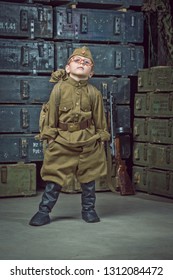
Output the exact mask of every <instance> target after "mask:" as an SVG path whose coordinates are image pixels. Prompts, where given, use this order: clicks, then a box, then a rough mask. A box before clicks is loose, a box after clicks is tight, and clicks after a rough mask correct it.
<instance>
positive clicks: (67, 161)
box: [41, 77, 110, 187]
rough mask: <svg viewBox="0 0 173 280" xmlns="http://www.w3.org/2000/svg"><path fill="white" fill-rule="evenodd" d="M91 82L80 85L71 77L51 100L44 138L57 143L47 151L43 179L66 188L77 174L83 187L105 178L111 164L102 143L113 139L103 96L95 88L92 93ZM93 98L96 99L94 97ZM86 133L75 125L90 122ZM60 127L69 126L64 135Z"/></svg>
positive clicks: (54, 90)
mask: <svg viewBox="0 0 173 280" xmlns="http://www.w3.org/2000/svg"><path fill="white" fill-rule="evenodd" d="M87 83H88V82H87V81H80V82H77V81H75V80H73V79H72V78H70V77H68V78H67V79H65V80H64V81H62V82H61V85H60V88H59V85H58V84H56V85H55V86H54V88H53V90H52V92H51V95H50V99H49V108H50V110H49V116H48V125H47V126H45V127H44V130H43V133H42V137H43V138H44V139H50V138H52V139H54V141H53V142H51V143H50V144H49V145H48V146H47V148H46V151H45V155H44V161H43V166H42V169H41V176H42V179H43V180H44V181H52V182H55V183H58V184H60V185H61V186H62V187H65V186H66V185H67V184H68V182H69V180H70V178H71V176H72V175H73V174H74V175H75V176H76V178H77V180H78V181H79V182H80V183H86V182H89V181H92V180H95V179H97V178H98V177H100V176H105V175H106V173H107V163H106V156H105V150H104V146H103V143H102V141H107V140H109V138H110V135H109V133H108V131H107V123H106V118H105V113H104V106H103V100H102V95H101V93H100V92H99V91H98V90H97V89H96V88H95V87H93V90H92V93H91V92H89V90H88V85H87ZM91 94H92V96H91ZM90 119H91V125H90V126H89V127H87V128H85V129H80V130H75V127H76V126H74V129H73V124H76V123H77V124H79V123H81V122H83V121H86V120H90ZM59 123H65V124H67V123H69V124H70V125H69V129H68V130H66V131H64V130H63V129H61V128H60V127H59Z"/></svg>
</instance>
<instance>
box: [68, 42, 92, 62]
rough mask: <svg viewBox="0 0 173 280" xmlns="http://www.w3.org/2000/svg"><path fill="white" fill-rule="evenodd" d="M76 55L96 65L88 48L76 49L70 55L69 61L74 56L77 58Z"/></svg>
mask: <svg viewBox="0 0 173 280" xmlns="http://www.w3.org/2000/svg"><path fill="white" fill-rule="evenodd" d="M76 55H79V56H83V57H86V58H89V59H91V61H92V63H93V64H94V60H93V57H92V54H91V52H90V50H89V48H87V47H86V46H83V47H81V48H77V49H75V50H74V52H73V53H72V54H71V55H70V57H69V59H68V61H69V60H70V59H71V58H72V57H73V56H76Z"/></svg>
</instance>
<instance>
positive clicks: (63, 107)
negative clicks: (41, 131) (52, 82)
mask: <svg viewBox="0 0 173 280" xmlns="http://www.w3.org/2000/svg"><path fill="white" fill-rule="evenodd" d="M72 108H73V103H72V102H71V101H69V102H63V103H61V104H60V105H59V111H60V112H62V113H66V112H68V111H70V110H71V109H72Z"/></svg>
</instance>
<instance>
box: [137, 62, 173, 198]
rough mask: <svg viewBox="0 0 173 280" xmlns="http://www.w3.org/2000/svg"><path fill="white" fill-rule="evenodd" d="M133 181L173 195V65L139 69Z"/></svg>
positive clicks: (141, 187)
mask: <svg viewBox="0 0 173 280" xmlns="http://www.w3.org/2000/svg"><path fill="white" fill-rule="evenodd" d="M134 114H135V119H134V132H133V133H134V135H133V139H134V141H135V142H134V147H133V163H134V167H133V182H134V184H135V185H136V189H137V190H141V191H145V192H148V193H153V194H158V195H164V196H169V197H173V68H172V67H169V66H160V67H159V66H158V67H151V68H149V69H143V70H141V71H139V76H138V93H137V94H136V95H135V106H134Z"/></svg>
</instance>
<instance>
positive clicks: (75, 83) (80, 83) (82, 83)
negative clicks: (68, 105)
mask: <svg viewBox="0 0 173 280" xmlns="http://www.w3.org/2000/svg"><path fill="white" fill-rule="evenodd" d="M68 82H69V83H70V84H71V85H72V86H75V87H84V86H86V85H87V84H88V80H81V81H76V80H74V79H72V78H71V77H68Z"/></svg>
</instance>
